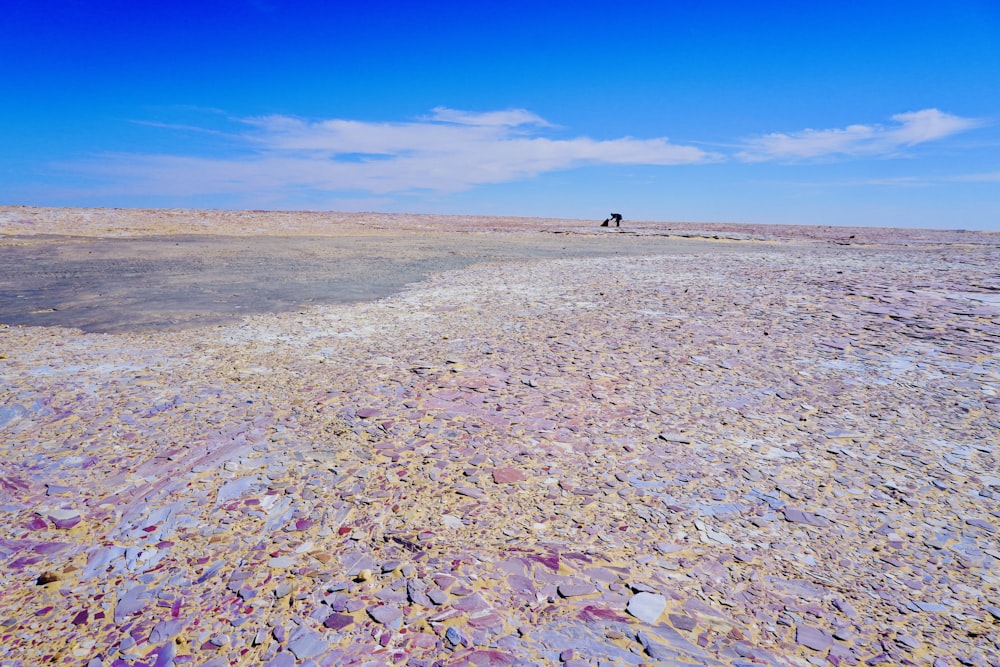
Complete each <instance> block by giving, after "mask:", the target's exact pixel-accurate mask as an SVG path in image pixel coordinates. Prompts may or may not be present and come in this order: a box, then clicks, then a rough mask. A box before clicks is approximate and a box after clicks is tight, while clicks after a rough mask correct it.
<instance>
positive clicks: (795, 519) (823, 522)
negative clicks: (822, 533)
mask: <svg viewBox="0 0 1000 667" xmlns="http://www.w3.org/2000/svg"><path fill="white" fill-rule="evenodd" d="M784 513H785V520H786V521H791V522H792V523H804V524H806V525H808V526H816V527H818V528H823V527H826V526H829V525H830V522H829V520H827V519H825V518H823V517H821V516H817V515H815V514H812V513H810V512H805V511H803V510H800V509H796V508H795V507H786V508H785V509H784Z"/></svg>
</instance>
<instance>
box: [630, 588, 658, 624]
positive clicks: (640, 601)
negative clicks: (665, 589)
mask: <svg viewBox="0 0 1000 667" xmlns="http://www.w3.org/2000/svg"><path fill="white" fill-rule="evenodd" d="M666 608H667V599H666V598H665V597H663V596H662V595H660V594H658V593H647V592H645V591H644V592H642V593H636V594H635V595H633V596H632V597H631V598H629V601H628V605H626V607H625V611H627V612H628V613H630V614H632V615H633V616H635V617H636V618H638V619H639V620H640V621H644V622H646V623H655V622H656V619H658V618H659V617H660V614H662V613H663V610H664V609H666Z"/></svg>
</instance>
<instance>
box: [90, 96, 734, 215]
mask: <svg viewBox="0 0 1000 667" xmlns="http://www.w3.org/2000/svg"><path fill="white" fill-rule="evenodd" d="M149 125H153V126H158V127H163V128H164V129H176V130H184V131H191V130H192V129H195V128H192V127H191V126H188V125H170V124H166V123H164V124H156V123H149ZM238 125H239V127H240V128H241V129H239V130H238V131H237V132H235V133H227V136H228V137H229V138H230V139H234V138H235V139H236V141H237V144H238V145H240V146H242V150H241V151H238V154H236V155H233V154H227V155H226V156H224V157H205V156H196V155H134V154H116V155H104V156H99V157H98V158H96V159H93V160H90V161H88V162H87V163H86V165H80V166H83V167H84V169H85V170H86V171H87V172H89V173H90V174H91V175H97V176H103V177H105V178H109V179H113V180H114V181H116V182H118V183H121V184H122V186H123V187H125V188H128V189H129V190H130V191H131V192H134V193H137V194H138V193H140V192H141V193H143V194H157V195H170V196H182V195H185V194H186V195H200V194H212V193H231V192H238V191H241V190H253V191H254V192H256V193H259V192H261V191H267V192H271V193H274V195H275V196H280V193H281V192H282V191H288V192H292V191H297V190H302V189H313V190H321V191H326V192H362V193H371V194H388V193H405V192H413V191H421V190H430V191H438V192H456V191H461V190H466V189H469V188H471V187H474V186H476V185H480V184H486V183H503V182H507V181H514V180H519V179H525V178H531V177H533V176H537V175H539V174H543V173H546V172H551V171H557V170H562V169H571V168H574V167H579V166H585V165H601V164H618V165H682V164H698V163H705V162H712V161H716V160H719V159H722V156H720V155H718V154H716V153H711V152H708V151H705V150H703V149H701V148H697V147H694V146H684V145H677V144H673V143H671V142H670V141H669V140H668V139H667V138H665V137H657V138H652V139H636V138H633V137H622V138H618V139H608V140H598V139H591V138H589V137H576V138H570V139H556V138H550V137H546V136H543V135H542V133H543V132H544V131H546V130H547V129H548V128H551V127H553V126H552V125H551V124H550V123H549V122H548V121H546V120H545V119H543V118H541V117H540V116H537V115H536V114H533V113H531V112H529V111H526V110H524V109H509V110H501V111H489V112H483V113H477V112H470V111H460V110H456V109H448V108H445V107H437V108H435V109H433V110H432V112H431V114H430V115H429V116H428V117H426V118H422V119H418V120H415V121H412V122H370V121H358V120H346V119H331V120H305V119H302V118H295V117H291V116H280V115H275V116H264V117H258V118H246V119H239V120H238ZM210 132H213V133H214V132H215V131H214V130H212V131H210Z"/></svg>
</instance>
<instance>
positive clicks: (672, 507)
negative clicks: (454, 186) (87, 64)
mask: <svg viewBox="0 0 1000 667" xmlns="http://www.w3.org/2000/svg"><path fill="white" fill-rule="evenodd" d="M598 222H599V221H597V222H585V221H571V220H547V219H545V220H543V219H524V218H521V219H503V218H459V217H442V216H406V215H382V214H320V213H314V214H310V213H267V212H222V211H134V210H68V209H67V210H56V209H32V208H21V207H7V208H0V267H2V268H3V276H2V277H0V326H2V327H3V328H0V443H2V446H3V459H2V467H0V517H2V521H0V573H2V581H3V582H4V583H3V588H2V593H0V665H4V666H7V665H10V666H11V667H15V666H17V667H21V666H25V667H27V666H32V667H33V666H36V665H48V664H52V665H88V666H89V667H95V666H97V665H101V666H104V667H109V666H118V667H124V666H128V667H139V666H140V665H146V666H147V667H148V666H152V665H155V666H157V667H165V666H168V665H206V666H212V667H216V666H222V665H269V666H271V667H287V666H293V665H335V664H345V665H346V664H369V665H382V664H385V665H393V664H399V665H403V664H408V665H433V664H442V665H466V664H468V665H520V664H542V665H546V664H565V665H639V664H666V665H675V664H682V665H683V664H696V665H745V666H749V665H758V664H763V665H827V664H832V665H842V664H845V665H862V664H864V665H877V664H887V665H889V664H893V665H895V664H916V665H926V664H933V665H936V666H942V665H960V664H961V665H997V664H1000V625H998V623H1000V589H998V586H1000V570H998V568H1000V532H998V530H1000V465H998V463H1000V461H998V447H1000V235H998V234H986V233H976V232H930V231H913V230H886V229H851V228H844V227H837V228H813V227H763V226H761V227H753V226H738V225H703V224H698V225H693V224H689V225H685V224H682V223H647V222H633V221H629V220H626V221H625V226H624V227H622V228H621V229H614V228H611V229H600V228H598V227H597V226H596V225H597V224H598ZM292 267H294V268H292Z"/></svg>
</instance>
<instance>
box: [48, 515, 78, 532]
mask: <svg viewBox="0 0 1000 667" xmlns="http://www.w3.org/2000/svg"><path fill="white" fill-rule="evenodd" d="M82 520H83V517H81V516H80V513H79V512H77V511H76V510H52V512H51V513H50V514H49V521H51V522H52V523H53V524H55V527H56V528H59V529H61V530H69V529H70V528H72V527H73V526H75V525H77V524H78V523H80V521H82Z"/></svg>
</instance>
